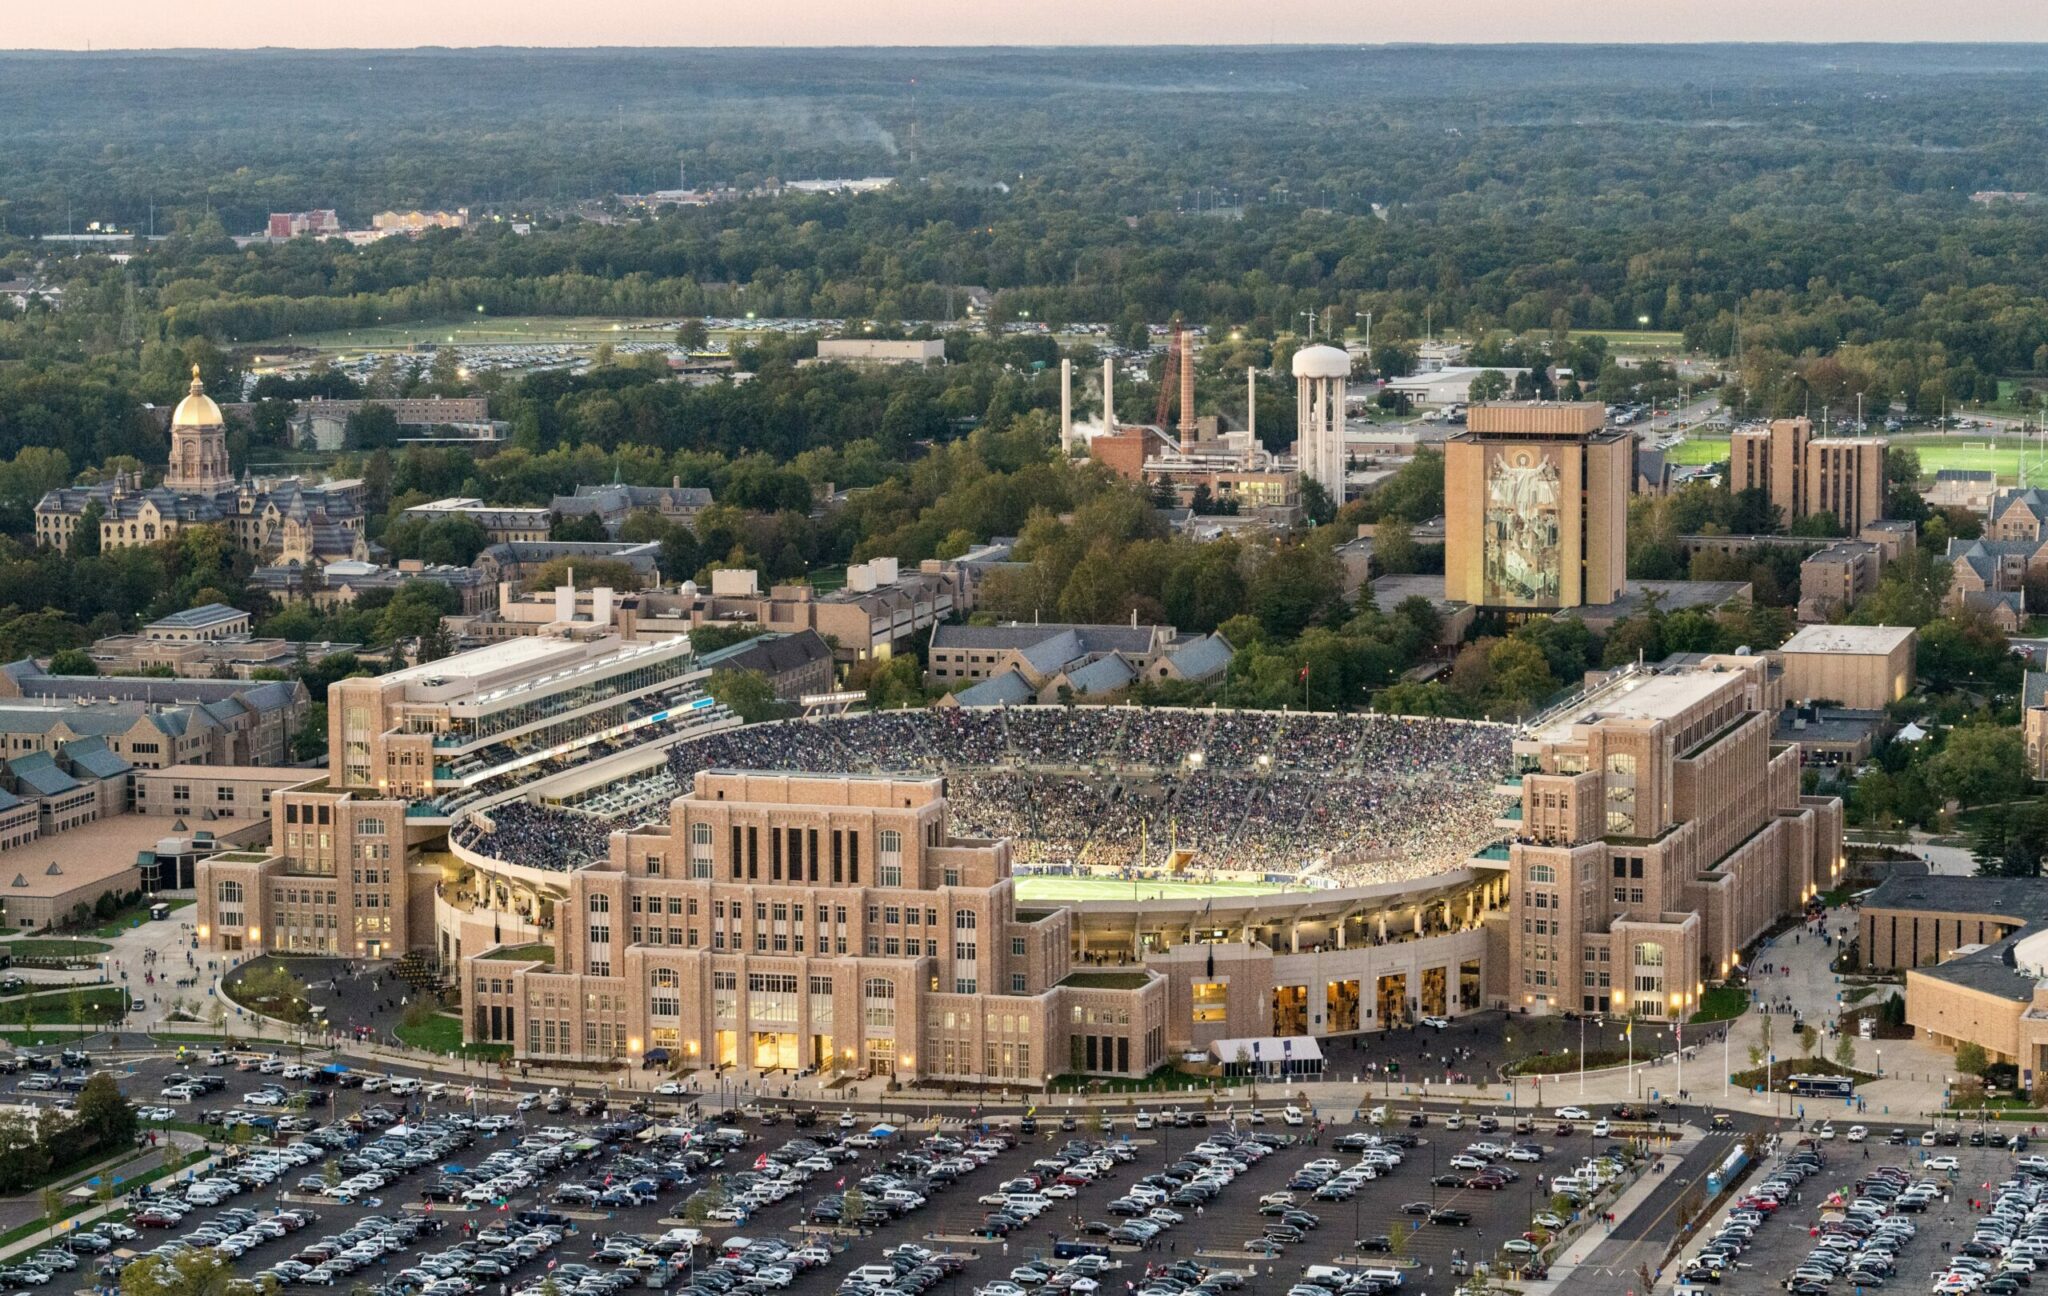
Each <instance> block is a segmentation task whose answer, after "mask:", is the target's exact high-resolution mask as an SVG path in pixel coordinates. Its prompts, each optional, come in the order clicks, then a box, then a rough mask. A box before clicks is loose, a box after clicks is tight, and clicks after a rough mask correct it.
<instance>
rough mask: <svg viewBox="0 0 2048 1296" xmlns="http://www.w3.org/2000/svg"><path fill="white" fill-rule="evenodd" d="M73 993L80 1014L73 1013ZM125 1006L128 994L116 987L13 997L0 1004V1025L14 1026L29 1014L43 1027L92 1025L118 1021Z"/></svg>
mask: <svg viewBox="0 0 2048 1296" xmlns="http://www.w3.org/2000/svg"><path fill="white" fill-rule="evenodd" d="M74 993H76V995H77V998H78V1008H79V1013H82V1015H79V1013H74V1012H73V1010H72V996H73V994H74ZM127 1006H128V992H127V991H126V990H123V989H121V988H120V987H118V986H81V987H80V988H79V989H78V990H77V991H76V992H73V991H70V990H52V991H48V992H46V993H43V994H22V995H14V996H12V997H9V998H7V999H4V1000H0V1024H5V1025H8V1026H17V1025H20V1024H21V1021H22V1016H21V1015H22V1014H23V1013H24V1012H32V1013H34V1014H35V1019H36V1021H38V1022H41V1023H43V1024H45V1025H51V1026H56V1025H74V1024H76V1025H93V1024H97V1023H104V1022H109V1021H118V1020H120V1018H121V1016H122V1015H123V1011H124V1010H125V1009H126V1008H127Z"/></svg>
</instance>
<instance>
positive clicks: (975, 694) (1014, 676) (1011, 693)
mask: <svg viewBox="0 0 2048 1296" xmlns="http://www.w3.org/2000/svg"><path fill="white" fill-rule="evenodd" d="M1037 696H1038V695H1037V694H1036V693H1034V692H1032V691H1031V685H1030V683H1029V682H1028V681H1026V680H1025V678H1024V677H1023V676H1022V675H1021V674H1019V673H1018V672H1016V671H1014V670H1006V671H1004V672H1003V673H1002V674H1000V675H996V676H993V677H991V678H989V679H985V680H983V681H981V683H979V684H976V685H974V686H973V687H972V688H964V689H961V690H960V691H959V692H958V693H955V694H954V695H953V700H954V701H955V702H958V703H959V704H960V705H961V706H964V707H993V706H1025V705H1028V704H1029V703H1031V702H1032V701H1034V700H1035V699H1036V698H1037Z"/></svg>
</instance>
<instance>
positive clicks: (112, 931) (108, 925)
mask: <svg viewBox="0 0 2048 1296" xmlns="http://www.w3.org/2000/svg"><path fill="white" fill-rule="evenodd" d="M194 903H196V901H193V900H145V901H143V902H142V903H140V904H135V905H131V906H129V907H128V908H126V909H123V910H121V911H120V912H119V913H116V914H115V915H114V916H113V917H112V918H109V919H108V920H107V921H105V922H103V923H101V924H100V925H99V926H97V927H95V928H93V929H92V934H93V935H95V936H98V937H101V938H103V939H112V938H113V937H116V936H119V935H120V934H121V933H122V932H124V931H127V930H128V929H129V928H130V927H140V926H141V925H142V924H144V923H146V922H149V921H150V917H149V907H150V905H152V904H166V905H169V906H170V907H171V912H173V913H176V912H177V911H178V910H180V909H183V908H184V907H185V906H187V905H190V904H194Z"/></svg>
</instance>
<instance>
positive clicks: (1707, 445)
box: [1664, 432, 2048, 481]
mask: <svg viewBox="0 0 2048 1296" xmlns="http://www.w3.org/2000/svg"><path fill="white" fill-rule="evenodd" d="M1890 441H1891V444H1893V445H1895V446H1909V447H1911V448H1912V449H1913V450H1914V451H1915V452H1917V453H1918V454H1919V456H1920V472H1921V475H1922V476H1925V477H1930V478H1931V477H1933V476H1934V474H1935V473H1938V472H1940V471H1941V470H1942V469H1944V468H1963V469H1971V470H1977V471H1982V470H1986V469H1988V470H1990V471H1992V472H1995V473H1997V474H1998V475H1999V477H2000V479H2002V480H2008V481H2017V480H2018V479H2019V473H2020V460H2021V458H2022V457H2023V456H2024V455H2025V453H2026V451H2025V447H2026V440H2025V438H2023V437H2018V436H1993V435H1991V434H1989V433H1969V432H1963V433H1957V434H1954V435H1945V434H1942V433H1933V432H1919V433H1913V434H1911V435H1906V436H1895V437H1892V438H1890ZM2037 444H2038V443H2037ZM1727 457H1728V438H1727V437H1688V438H1687V439H1686V440H1684V441H1682V442H1680V443H1679V444H1677V445H1675V446H1672V447H1671V448H1670V449H1668V450H1666V451H1665V452H1664V458H1665V460H1666V461H1667V462H1670V463H1674V464H1685V465H1689V466H1696V465H1700V464H1710V463H1718V462H1720V461H1721V460H1724V459H1726V458H1727ZM2034 467H2040V468H2043V469H2048V454H2037V455H2035V456H2034V457H2033V459H2032V462H2031V464H2030V467H2029V472H2030V473H2031V472H2032V471H2033V468H2034Z"/></svg>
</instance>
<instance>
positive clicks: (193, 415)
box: [171, 365, 226, 428]
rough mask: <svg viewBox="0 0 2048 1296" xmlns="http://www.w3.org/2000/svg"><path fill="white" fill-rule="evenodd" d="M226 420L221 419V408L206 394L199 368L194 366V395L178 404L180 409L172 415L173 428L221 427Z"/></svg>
mask: <svg viewBox="0 0 2048 1296" xmlns="http://www.w3.org/2000/svg"><path fill="white" fill-rule="evenodd" d="M225 421H226V420H224V419H223V418H222V417H221V413H220V406H218V405H216V404H214V403H213V397H211V396H208V395H207V394H206V388H205V387H204V386H203V385H201V383H200V381H199V366H198V365H193V366H192V394H191V395H189V396H187V397H186V398H185V399H184V400H181V401H179V402H178V408H177V409H176V410H174V411H172V413H171V426H172V427H174V428H181V427H220V426H221V425H222V424H223V423H224V422H225Z"/></svg>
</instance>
